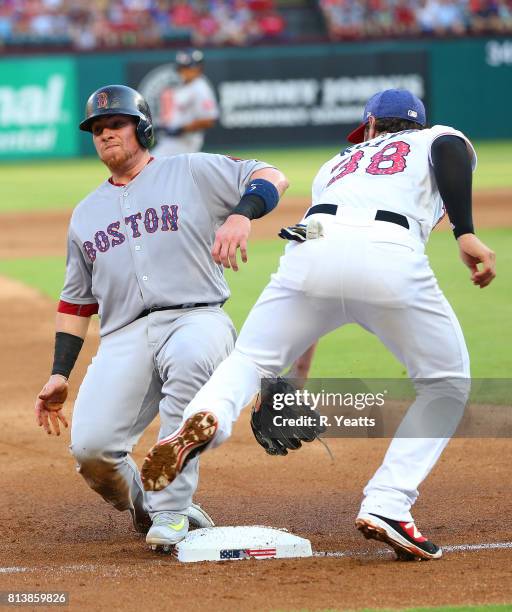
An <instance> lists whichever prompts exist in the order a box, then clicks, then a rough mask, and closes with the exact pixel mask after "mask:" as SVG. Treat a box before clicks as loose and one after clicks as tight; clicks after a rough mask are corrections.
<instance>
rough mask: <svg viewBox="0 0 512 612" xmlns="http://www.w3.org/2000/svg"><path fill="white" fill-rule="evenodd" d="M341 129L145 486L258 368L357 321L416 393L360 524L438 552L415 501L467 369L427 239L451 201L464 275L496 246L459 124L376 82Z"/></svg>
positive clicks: (223, 419)
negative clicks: (273, 264) (301, 209)
mask: <svg viewBox="0 0 512 612" xmlns="http://www.w3.org/2000/svg"><path fill="white" fill-rule="evenodd" d="M349 140H350V141H351V142H352V143H354V144H353V146H350V147H349V148H347V149H346V150H345V151H343V152H341V153H340V154H339V155H336V156H335V157H334V158H333V159H331V160H329V161H327V162H326V163H325V164H324V165H323V166H322V168H321V169H320V171H319V172H318V174H317V176H316V178H315V179H314V182H313V191H312V193H313V200H312V206H311V207H310V208H309V210H307V211H306V213H305V215H304V218H303V220H302V223H301V224H300V225H298V226H296V227H293V228H287V229H288V235H289V236H291V237H293V238H294V239H297V238H298V237H300V232H301V230H303V236H302V239H303V241H301V242H295V241H294V242H291V243H290V244H289V245H288V248H287V250H286V254H285V255H284V257H282V258H281V262H280V266H279V270H278V272H277V273H276V274H274V275H272V279H271V281H270V283H269V284H268V285H267V287H266V288H265V290H264V291H263V293H262V295H261V296H260V298H259V299H258V301H257V303H256V305H255V306H254V307H253V309H252V311H251V312H250V314H249V317H248V318H247V320H246V322H245V324H244V326H243V328H242V330H241V332H240V336H239V338H238V340H237V343H236V346H235V350H234V351H233V353H232V354H231V355H230V356H229V357H228V359H226V360H225V361H224V362H223V363H222V364H221V365H220V366H219V367H218V368H217V370H216V371H215V374H214V375H213V376H212V378H211V379H210V380H209V381H208V382H207V383H206V385H205V386H204V387H203V389H202V390H201V391H200V392H199V393H198V394H197V395H196V397H195V398H194V399H193V401H192V402H191V404H190V405H189V406H188V407H187V409H186V410H185V413H184V422H183V423H182V425H181V427H180V428H178V429H177V431H176V432H174V433H173V434H171V436H169V437H168V438H167V439H166V440H164V441H160V444H159V445H158V446H155V447H153V449H152V450H151V451H150V453H149V456H148V458H147V459H146V461H145V463H144V466H143V468H142V476H143V480H144V484H145V486H146V487H147V488H148V489H157V488H158V487H160V486H163V485H165V484H166V483H168V482H172V480H173V478H174V477H175V476H176V475H177V474H179V473H180V472H181V469H182V467H183V465H186V459H187V453H189V452H190V451H195V452H198V451H201V450H204V448H205V447H206V445H208V448H213V447H215V446H216V445H218V444H220V443H222V442H223V441H224V440H225V439H226V438H227V437H228V436H229V435H230V434H231V429H232V424H233V422H234V421H236V419H237V418H238V415H239V414H240V411H241V410H242V408H243V407H244V406H245V405H246V404H247V403H248V402H249V400H250V399H251V398H252V397H253V395H254V394H255V393H257V392H258V391H259V389H260V380H261V378H263V377H269V378H272V377H275V376H278V375H279V373H280V372H281V371H282V370H283V369H284V368H285V367H286V366H287V365H290V364H291V363H292V362H293V360H294V359H296V358H297V357H298V356H299V355H300V354H301V353H303V352H304V351H305V349H306V348H307V347H308V346H311V344H312V343H313V342H314V341H316V339H317V338H319V337H320V336H323V335H324V334H327V333H328V332H330V331H331V330H333V329H336V328H338V327H341V326H343V325H345V324H347V323H357V324H359V325H361V326H362V327H363V328H364V329H366V330H369V331H370V332H372V333H374V334H375V335H377V336H378V337H379V338H380V340H381V341H382V342H383V343H384V344H385V346H386V347H387V348H388V349H389V350H390V351H391V352H392V353H393V354H394V355H395V356H396V357H397V358H398V359H399V360H400V361H401V362H402V363H403V364H404V365H405V366H406V367H407V371H408V374H409V376H410V377H411V378H412V379H413V383H414V386H415V388H416V392H417V397H416V400H415V401H414V403H413V404H412V406H411V407H410V408H409V411H408V412H407V415H406V417H405V418H404V420H403V422H402V424H401V425H400V428H399V430H398V431H397V434H396V436H395V438H394V439H393V441H392V442H391V445H390V447H389V449H388V451H387V453H386V456H385V458H384V462H383V464H382V466H381V467H380V468H379V469H378V470H377V472H376V473H375V475H374V476H373V478H372V479H371V480H370V482H369V483H368V484H367V486H366V488H365V489H364V499H363V501H362V504H361V508H360V510H359V514H358V516H357V519H356V526H357V528H358V529H359V530H360V531H361V532H362V533H363V534H364V535H365V536H366V537H368V538H374V539H377V540H383V541H384V542H386V543H388V544H390V545H391V546H392V547H393V549H394V550H395V551H396V552H397V554H398V556H399V557H400V558H404V559H413V558H419V559H438V558H439V557H440V556H441V554H442V552H441V549H440V548H439V547H438V546H437V545H435V544H434V543H432V542H430V541H429V540H427V538H425V537H424V536H422V535H421V533H420V532H419V531H418V530H417V528H416V526H415V524H414V520H413V518H412V515H411V507H412V506H413V504H414V502H415V501H416V499H417V497H418V490H417V489H418V486H419V485H420V483H421V482H422V481H423V480H424V479H425V478H426V476H427V475H428V473H429V472H430V470H431V469H432V468H433V466H434V465H435V463H436V461H437V459H438V458H439V456H440V455H441V453H442V451H443V449H444V448H445V446H446V444H447V443H448V441H449V439H450V437H451V436H452V434H453V432H454V431H455V428H456V426H457V423H458V419H460V417H461V416H462V414H463V411H464V405H465V402H466V400H467V395H468V391H469V376H470V371H469V356H468V352H467V349H466V344H465V342H464V337H463V335H462V331H461V328H460V325H459V323H458V321H457V318H456V316H455V314H454V312H453V310H452V308H451V307H450V305H449V303H448V301H447V300H446V298H445V297H444V295H443V294H442V292H441V290H440V288H439V286H438V284H437V281H436V279H435V276H434V273H433V271H432V269H431V268H430V265H429V262H428V258H427V256H426V255H425V243H426V241H427V239H428V236H429V234H430V232H431V230H432V229H433V227H435V225H436V224H437V223H438V222H439V220H440V219H441V218H442V217H443V216H444V214H445V209H446V210H447V212H448V215H449V217H450V221H451V223H452V226H453V231H454V235H455V238H456V239H457V242H458V247H459V253H460V256H461V258H462V261H463V262H464V263H465V264H466V266H468V268H469V269H470V271H471V280H472V282H473V283H474V284H475V285H476V286H478V287H486V286H487V285H489V283H490V282H491V281H492V280H493V278H494V277H495V256H494V253H493V252H492V251H491V250H490V249H489V248H487V246H486V245H485V244H483V243H482V242H481V241H480V240H479V239H478V238H477V237H476V236H475V234H474V230H473V222H472V214H471V176H472V169H474V167H475V166H476V154H475V151H474V149H473V146H472V145H471V143H470V142H469V140H468V139H467V138H466V137H465V136H464V134H462V133H461V132H459V131H457V130H455V129H453V128H451V127H447V126H442V125H436V126H434V127H432V128H426V116H425V109H424V107H423V103H422V102H421V101H420V100H419V99H418V98H417V97H416V96H414V95H413V94H411V93H410V92H408V91H404V90H394V89H393V90H386V91H384V92H379V93H378V94H376V95H375V96H373V97H372V98H371V99H370V100H369V101H368V103H367V105H366V108H365V112H364V116H363V123H362V124H361V125H360V126H359V127H358V128H357V129H356V130H355V131H354V132H352V133H351V134H350V135H349ZM308 237H311V239H307V238H308ZM313 238H314V239H313ZM478 264H482V266H481V269H478ZM206 421H207V422H208V423H209V427H208V428H207V429H204V428H203V429H201V424H202V423H204V422H206ZM212 424H213V425H212ZM284 426H286V424H285V425H284ZM364 431H365V435H366V429H365V430H364ZM263 433H266V432H263ZM264 437H265V436H263V438H264ZM266 437H267V438H268V435H267V436H266ZM177 450H179V451H180V452H179V454H178V453H177V452H176V451H177Z"/></svg>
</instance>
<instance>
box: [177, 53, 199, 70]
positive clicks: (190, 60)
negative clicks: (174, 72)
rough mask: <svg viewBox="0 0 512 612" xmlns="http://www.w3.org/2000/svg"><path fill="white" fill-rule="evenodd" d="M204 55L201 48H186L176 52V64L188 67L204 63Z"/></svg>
mask: <svg viewBox="0 0 512 612" xmlns="http://www.w3.org/2000/svg"><path fill="white" fill-rule="evenodd" d="M203 60H204V55H203V52H202V51H199V49H186V50H183V51H178V53H176V60H175V63H176V66H177V67H178V69H180V68H188V67H189V66H197V65H199V64H202V63H203Z"/></svg>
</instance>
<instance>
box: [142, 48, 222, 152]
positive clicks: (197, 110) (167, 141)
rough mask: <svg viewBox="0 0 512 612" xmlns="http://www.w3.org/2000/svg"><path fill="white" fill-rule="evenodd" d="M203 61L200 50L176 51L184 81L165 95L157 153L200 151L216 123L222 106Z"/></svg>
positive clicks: (157, 135) (157, 130) (162, 101)
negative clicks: (207, 76) (204, 70)
mask: <svg viewBox="0 0 512 612" xmlns="http://www.w3.org/2000/svg"><path fill="white" fill-rule="evenodd" d="M203 61H204V58H203V53H202V51H199V49H192V50H190V51H178V53H177V54H176V62H175V63H176V69H177V71H178V73H179V76H180V78H181V84H180V85H177V86H176V87H169V88H167V89H165V90H164V91H163V92H162V94H161V97H160V117H159V119H158V122H157V127H156V137H157V145H156V147H155V148H154V150H153V154H154V155H156V156H159V155H176V154H178V153H196V152H197V151H200V150H201V149H202V148H203V143H204V133H205V131H206V130H209V129H210V128H212V127H213V126H214V125H215V122H216V121H217V119H218V116H219V109H218V107H217V100H216V99H215V93H214V91H213V88H212V86H211V84H210V82H209V81H208V79H207V78H206V77H205V76H204V74H203Z"/></svg>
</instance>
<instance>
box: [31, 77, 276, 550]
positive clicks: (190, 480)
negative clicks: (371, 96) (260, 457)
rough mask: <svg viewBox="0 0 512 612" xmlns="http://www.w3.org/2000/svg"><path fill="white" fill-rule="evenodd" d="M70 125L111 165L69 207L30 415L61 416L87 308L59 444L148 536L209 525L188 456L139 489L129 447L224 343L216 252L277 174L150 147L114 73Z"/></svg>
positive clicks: (221, 258) (138, 105) (221, 252)
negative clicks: (47, 372)
mask: <svg viewBox="0 0 512 612" xmlns="http://www.w3.org/2000/svg"><path fill="white" fill-rule="evenodd" d="M80 128H81V129H82V130H85V131H89V132H92V137H93V141H94V144H95V147H96V150H97V153H98V155H99V157H100V159H101V160H102V161H103V163H104V164H105V165H106V166H107V167H108V168H109V170H110V171H111V173H112V176H111V177H110V179H108V180H106V181H105V182H104V183H102V184H101V185H100V186H99V187H98V188H97V189H96V190H95V191H93V192H92V193H91V194H89V195H88V196H87V197H86V198H85V199H84V200H83V201H82V202H80V203H79V204H78V206H77V207H76V208H75V210H74V211H73V215H72V217H71V222H70V226H69V234H68V255H67V267H66V280H65V284H64V288H63V290H62V294H61V300H60V303H59V307H58V313H57V319H56V332H57V333H56V341H55V358H54V365H53V369H52V375H51V376H50V378H49V380H48V382H47V384H46V385H45V386H44V387H43V390H42V391H41V393H40V394H39V396H38V399H37V401H36V405H35V412H36V419H37V422H38V424H39V425H40V426H43V427H44V429H45V430H46V431H47V433H48V434H50V433H52V429H53V430H54V431H55V433H57V434H59V433H60V428H59V423H61V424H63V425H64V426H67V421H66V418H65V417H64V415H63V413H62V407H63V404H64V402H65V400H66V397H67V392H68V382H67V379H68V377H69V374H70V372H71V370H72V368H73V365H74V363H75V360H76V358H77V356H78V354H79V351H80V349H81V346H82V343H83V339H84V338H85V335H86V332H87V329H88V325H89V320H90V316H91V315H92V314H94V313H99V315H100V319H101V327H100V335H101V343H100V346H99V350H98V353H97V355H96V356H95V357H94V359H93V361H92V364H91V365H90V366H89V368H88V370H87V374H86V376H85V378H84V380H83V383H82V385H81V387H80V391H79V394H78V397H77V400H76V404H75V408H74V413H73V424H72V431H71V447H70V448H71V452H72V454H73V455H74V457H75V459H76V461H77V469H78V472H79V473H80V474H81V475H82V476H83V477H84V479H85V480H86V481H87V483H88V485H89V486H90V487H91V488H92V489H94V490H95V491H96V492H98V493H99V494H100V495H101V496H102V497H103V498H104V499H105V500H106V501H107V502H109V503H110V504H111V505H112V506H114V507H115V508H116V509H117V510H129V511H130V512H131V513H132V518H133V522H134V526H135V528H136V529H137V530H138V531H140V532H142V533H146V532H148V533H147V538H146V539H147V542H148V543H149V544H151V545H152V546H160V545H161V546H164V547H168V546H170V545H172V544H175V543H176V542H178V541H179V540H181V539H183V538H184V537H185V535H186V534H187V531H188V528H189V520H190V522H192V523H193V524H194V525H196V526H201V527H205V526H211V525H212V522H211V519H210V518H209V517H208V515H207V514H206V513H205V512H204V511H202V510H201V508H200V507H198V506H197V505H195V504H193V503H192V496H193V495H194V492H195V490H196V488H197V482H198V459H195V460H193V461H190V462H189V463H188V465H187V467H186V469H184V470H183V471H182V473H181V474H180V476H179V477H178V478H177V479H176V480H175V482H174V483H173V484H172V485H170V486H169V487H167V488H166V489H165V490H163V491H161V492H158V493H148V494H145V493H144V491H143V488H142V483H141V479H140V475H139V470H138V468H137V466H136V464H135V462H134V461H133V459H132V458H131V457H130V452H131V451H132V449H133V447H134V445H135V444H136V443H137V441H138V439H139V438H140V436H141V435H142V433H143V431H144V430H145V429H146V428H147V426H148V425H149V424H150V423H151V422H152V421H153V419H154V418H155V417H156V416H157V415H158V414H159V415H160V433H159V437H165V436H168V435H169V433H171V432H172V431H174V430H175V429H176V427H178V426H179V424H180V423H181V420H182V413H183V410H184V408H185V406H186V405H187V404H188V403H189V402H190V400H191V399H192V398H193V396H194V394H195V393H196V391H198V390H199V389H200V388H201V386H202V385H203V384H204V383H205V382H206V380H207V379H208V377H209V376H210V375H211V373H212V372H213V370H214V369H215V367H216V366H217V365H218V364H219V363H220V362H221V361H222V359H224V358H225V357H227V355H228V354H229V352H230V351H231V350H232V348H233V345H234V341H235V330H234V327H233V324H232V322H231V320H230V318H229V317H228V316H227V315H226V314H225V313H224V311H223V310H222V305H223V303H224V302H225V301H226V300H227V299H228V297H229V289H228V286H227V284H226V282H225V280H224V276H223V272H222V265H223V266H224V267H231V268H233V269H235V270H237V269H238V267H237V260H236V259H237V250H238V248H240V250H241V253H242V259H243V261H246V260H247V239H248V235H249V231H250V225H251V222H250V219H251V218H257V217H259V216H262V215H263V214H266V212H269V211H270V210H271V209H272V208H273V207H274V206H275V205H277V202H278V200H279V197H280V195H281V194H282V192H283V191H284V190H285V189H286V187H287V181H286V178H285V177H284V175H283V174H282V173H281V172H280V171H279V170H277V169H275V168H273V167H271V166H269V164H266V163H264V162H259V161H257V160H247V161H244V160H237V159H233V158H230V157H227V156H224V155H209V154H205V153H196V154H190V155H179V156H175V157H162V158H158V159H154V158H152V157H151V156H150V153H149V151H148V149H149V147H150V146H151V143H152V125H151V115H150V111H149V107H148V105H147V103H146V101H145V100H144V98H142V96H141V95H140V94H139V93H138V92H136V91H135V90H133V89H131V88H129V87H124V86H122V85H110V86H106V87H103V88H101V89H99V90H98V91H96V92H94V93H93V94H92V95H91V97H90V98H89V101H88V103H87V107H86V118H85V120H84V121H83V122H82V123H81V124H80ZM221 264H222V265H221ZM151 525H152V526H151ZM150 527H151V528H150ZM148 529H149V531H148Z"/></svg>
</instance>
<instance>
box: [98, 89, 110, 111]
mask: <svg viewBox="0 0 512 612" xmlns="http://www.w3.org/2000/svg"><path fill="white" fill-rule="evenodd" d="M107 106H108V97H107V94H106V93H105V92H104V91H102V92H100V93H99V94H98V108H107Z"/></svg>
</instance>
